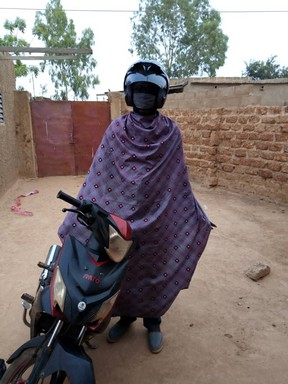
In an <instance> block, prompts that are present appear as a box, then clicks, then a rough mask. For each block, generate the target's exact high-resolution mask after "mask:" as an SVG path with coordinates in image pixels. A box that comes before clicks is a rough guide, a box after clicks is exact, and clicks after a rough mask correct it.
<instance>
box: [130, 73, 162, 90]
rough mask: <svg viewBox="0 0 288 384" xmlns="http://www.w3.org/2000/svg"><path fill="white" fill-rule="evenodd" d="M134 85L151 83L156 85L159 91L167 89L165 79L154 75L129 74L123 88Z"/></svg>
mask: <svg viewBox="0 0 288 384" xmlns="http://www.w3.org/2000/svg"><path fill="white" fill-rule="evenodd" d="M134 83H152V84H155V85H157V86H158V87H159V88H160V89H167V87H168V85H167V82H166V80H165V78H164V77H163V76H161V75H156V74H154V73H152V74H150V75H142V74H141V73H130V74H129V75H128V76H127V77H126V79H125V86H126V87H127V86H129V85H131V84H134Z"/></svg>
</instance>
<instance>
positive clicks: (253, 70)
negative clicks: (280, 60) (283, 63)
mask: <svg viewBox="0 0 288 384" xmlns="http://www.w3.org/2000/svg"><path fill="white" fill-rule="evenodd" d="M276 57H277V56H271V57H269V58H268V59H267V60H266V62H265V61H261V60H259V61H256V60H251V61H250V62H249V63H246V62H245V65H246V69H245V71H244V72H243V73H242V76H249V77H252V79H253V80H264V79H276V78H281V77H288V67H282V68H281V67H280V65H279V64H276V63H275V60H276Z"/></svg>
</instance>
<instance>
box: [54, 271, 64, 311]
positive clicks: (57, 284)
mask: <svg viewBox="0 0 288 384" xmlns="http://www.w3.org/2000/svg"><path fill="white" fill-rule="evenodd" d="M65 297H66V286H65V283H64V280H63V278H62V275H61V272H60V268H59V266H57V267H56V271H55V279H54V286H53V306H54V307H55V306H56V305H57V304H58V305H59V308H60V309H61V311H62V312H64V304H65Z"/></svg>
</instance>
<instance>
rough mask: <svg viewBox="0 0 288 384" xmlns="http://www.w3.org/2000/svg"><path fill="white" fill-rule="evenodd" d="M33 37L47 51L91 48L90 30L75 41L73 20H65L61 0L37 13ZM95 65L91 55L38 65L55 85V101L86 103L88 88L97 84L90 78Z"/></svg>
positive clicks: (95, 77) (53, 2)
mask: <svg viewBox="0 0 288 384" xmlns="http://www.w3.org/2000/svg"><path fill="white" fill-rule="evenodd" d="M33 34H34V35H35V36H37V37H38V38H39V40H42V41H43V42H44V44H45V46H46V47H48V48H90V47H91V46H93V44H94V34H93V31H92V30H91V29H90V28H87V29H85V30H84V31H83V32H82V36H81V38H80V39H78V37H77V34H76V31H75V26H74V23H73V20H71V19H70V20H68V19H67V16H66V13H65V11H64V10H63V7H62V5H61V1H60V0H50V2H49V3H48V4H47V5H46V9H45V11H44V12H40V11H38V12H36V16H35V23H34V28H33ZM96 65H97V62H96V60H95V59H93V58H92V57H91V56H87V55H77V56H75V59H72V60H69V59H62V60H53V59H49V60H46V61H44V62H43V63H41V70H42V71H44V70H45V68H46V67H48V72H49V75H50V77H51V80H52V82H53V83H54V86H55V96H54V98H55V99H56V100H68V99H69V98H71V97H69V96H70V94H71V93H72V94H73V95H72V98H73V99H74V100H77V99H81V100H87V99H88V97H89V94H88V88H89V87H92V88H93V87H95V85H97V84H99V80H98V77H97V76H96V75H93V72H94V70H95V68H96Z"/></svg>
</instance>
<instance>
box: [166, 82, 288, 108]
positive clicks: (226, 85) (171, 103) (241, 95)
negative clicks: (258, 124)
mask: <svg viewBox="0 0 288 384" xmlns="http://www.w3.org/2000/svg"><path fill="white" fill-rule="evenodd" d="M177 84H180V85H181V84H186V85H185V86H183V92H182V93H173V94H169V95H168V99H167V101H166V104H165V108H168V109H172V108H173V109H174V108H181V109H182V108H183V109H199V108H201V109H202V108H223V107H224V108H227V107H246V106H248V105H265V106H274V105H277V106H283V105H288V79H272V80H257V81H255V80H251V79H250V78H192V79H183V80H181V81H180V80H171V85H174V86H175V85H177Z"/></svg>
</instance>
